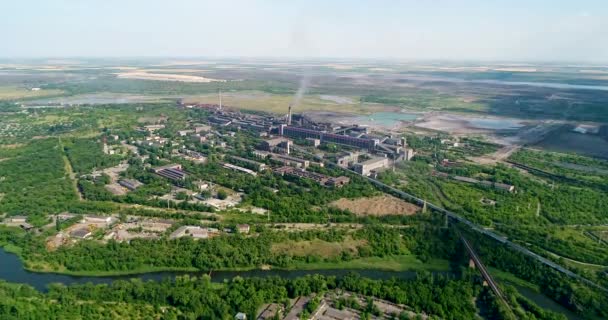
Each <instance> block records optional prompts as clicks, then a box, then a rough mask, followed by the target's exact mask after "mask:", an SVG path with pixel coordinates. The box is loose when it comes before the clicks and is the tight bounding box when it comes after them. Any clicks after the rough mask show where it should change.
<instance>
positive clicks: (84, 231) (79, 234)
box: [70, 228, 92, 239]
mask: <svg viewBox="0 0 608 320" xmlns="http://www.w3.org/2000/svg"><path fill="white" fill-rule="evenodd" d="M91 234H92V233H91V231H90V230H89V228H78V229H75V230H72V232H70V237H72V238H78V239H86V238H88V237H90V236H91Z"/></svg>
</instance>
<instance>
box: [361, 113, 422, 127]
mask: <svg viewBox="0 0 608 320" xmlns="http://www.w3.org/2000/svg"><path fill="white" fill-rule="evenodd" d="M418 116H419V115H418V114H414V113H404V112H375V113H372V114H370V115H367V116H360V117H358V118H357V119H356V120H355V123H361V124H373V125H380V126H383V127H394V126H396V125H398V124H400V123H401V121H414V120H416V119H417V118H418Z"/></svg>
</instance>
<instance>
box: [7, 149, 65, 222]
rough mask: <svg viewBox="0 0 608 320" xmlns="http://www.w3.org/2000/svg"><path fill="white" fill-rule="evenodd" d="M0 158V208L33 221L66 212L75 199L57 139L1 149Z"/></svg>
mask: <svg viewBox="0 0 608 320" xmlns="http://www.w3.org/2000/svg"><path fill="white" fill-rule="evenodd" d="M0 158H5V160H4V161H1V162H0V172H1V174H0V175H1V179H2V182H1V183H0V193H2V194H3V197H2V200H1V201H0V211H2V212H6V213H8V214H9V215H17V214H26V215H28V217H29V219H30V220H32V219H35V217H44V216H45V215H46V214H50V213H59V212H61V211H65V210H66V209H67V208H68V207H70V204H71V203H72V202H74V201H75V200H76V199H77V197H76V194H75V190H74V188H73V186H72V182H71V181H70V178H69V176H68V174H67V172H66V171H65V170H64V160H63V150H62V149H61V147H60V145H59V141H58V140H57V139H43V140H37V141H34V142H32V143H30V144H28V145H26V146H24V147H21V148H1V149H0Z"/></svg>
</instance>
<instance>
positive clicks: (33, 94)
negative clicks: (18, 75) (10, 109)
mask: <svg viewBox="0 0 608 320" xmlns="http://www.w3.org/2000/svg"><path fill="white" fill-rule="evenodd" d="M62 94H63V91H62V90H57V89H39V90H33V89H31V88H20V87H9V86H0V101H3V100H19V99H31V98H40V97H47V96H59V95H62Z"/></svg>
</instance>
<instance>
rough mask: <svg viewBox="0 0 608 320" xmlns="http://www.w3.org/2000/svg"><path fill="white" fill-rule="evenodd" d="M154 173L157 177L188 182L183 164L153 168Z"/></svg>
mask: <svg viewBox="0 0 608 320" xmlns="http://www.w3.org/2000/svg"><path fill="white" fill-rule="evenodd" d="M152 171H153V172H154V173H156V174H157V175H159V176H161V177H163V178H167V179H170V180H174V181H177V180H186V176H187V174H186V172H184V171H182V165H181V164H168V165H165V166H161V167H157V168H153V169H152Z"/></svg>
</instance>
